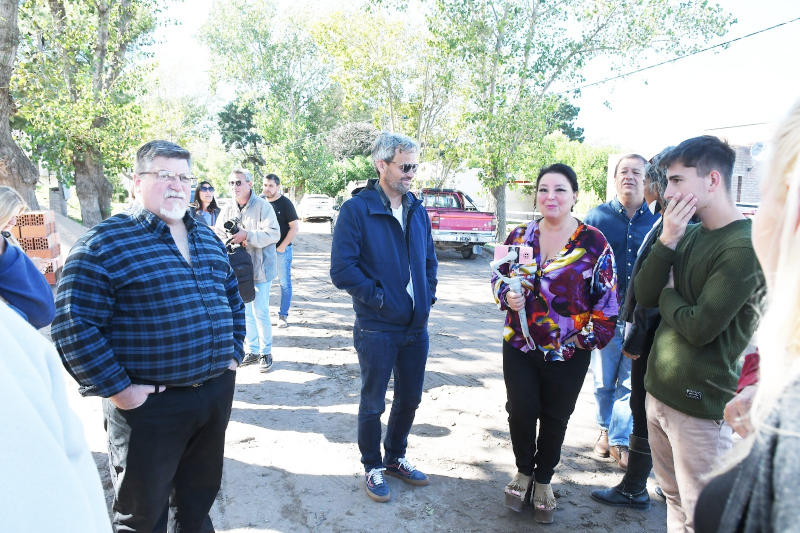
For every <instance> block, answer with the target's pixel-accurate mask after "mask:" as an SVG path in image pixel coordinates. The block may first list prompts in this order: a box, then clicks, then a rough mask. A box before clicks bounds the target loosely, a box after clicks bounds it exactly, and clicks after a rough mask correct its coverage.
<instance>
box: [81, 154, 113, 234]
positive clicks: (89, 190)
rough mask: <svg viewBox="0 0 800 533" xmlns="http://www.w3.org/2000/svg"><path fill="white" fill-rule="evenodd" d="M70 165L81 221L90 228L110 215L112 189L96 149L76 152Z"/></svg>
mask: <svg viewBox="0 0 800 533" xmlns="http://www.w3.org/2000/svg"><path fill="white" fill-rule="evenodd" d="M72 164H73V166H74V167H75V191H76V193H77V195H78V201H79V202H80V204H81V219H82V222H83V225H84V226H86V227H87V228H91V227H92V226H94V225H96V224H98V223H100V222H101V221H103V220H104V219H106V218H108V217H109V215H111V194H112V193H113V187H112V186H111V183H109V181H108V180H107V179H106V177H105V174H104V173H103V163H102V160H101V158H100V154H99V152H98V151H97V150H96V149H94V148H88V149H85V150H76V151H75V155H74V156H73V158H72Z"/></svg>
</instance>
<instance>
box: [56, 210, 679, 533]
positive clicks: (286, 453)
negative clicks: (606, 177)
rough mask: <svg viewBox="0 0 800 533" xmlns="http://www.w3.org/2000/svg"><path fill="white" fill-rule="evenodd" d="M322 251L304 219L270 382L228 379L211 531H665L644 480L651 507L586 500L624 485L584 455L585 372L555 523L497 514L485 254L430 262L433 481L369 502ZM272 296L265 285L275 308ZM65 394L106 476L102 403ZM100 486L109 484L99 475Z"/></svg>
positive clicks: (349, 362)
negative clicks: (231, 389) (230, 392)
mask: <svg viewBox="0 0 800 533" xmlns="http://www.w3.org/2000/svg"><path fill="white" fill-rule="evenodd" d="M330 243H331V240H330V235H329V229H328V225H327V223H324V224H303V226H302V233H301V234H300V235H299V237H298V239H297V243H296V246H295V249H294V265H293V272H294V291H295V297H294V301H293V304H292V309H291V311H290V323H291V326H290V327H289V328H287V329H277V328H275V329H273V334H274V345H273V355H274V358H275V366H274V368H273V370H272V372H270V373H268V374H261V373H259V371H258V369H257V368H254V367H247V368H244V369H241V370H240V371H239V373H238V376H237V390H236V396H235V399H234V403H233V412H232V415H231V422H230V425H229V427H228V432H227V444H226V451H225V456H226V459H225V471H224V476H223V483H222V490H221V491H220V493H219V495H218V498H217V502H216V504H215V506H214V508H213V510H212V518H213V520H214V524H215V527H216V528H217V531H230V532H243V531H259V532H262V531H282V532H290V531H291V532H293V531H330V532H340V531H341V532H345V531H359V532H360V531H375V532H382V531H410V532H422V531H425V532H428V531H470V532H479V531H480V532H482V531H530V530H534V531H535V530H540V529H541V530H543V531H544V530H546V531H551V532H560V531H573V532H575V531H608V532H622V533H634V532H636V533H639V532H642V531H665V529H666V526H665V524H666V508H665V506H664V504H663V503H662V502H661V501H660V500H658V499H657V498H656V497H654V495H653V493H652V489H653V488H654V487H655V485H654V480H653V479H652V477H651V480H650V489H651V497H653V501H654V503H653V506H652V507H651V509H650V510H649V511H645V512H642V511H632V510H621V509H613V508H608V507H604V506H602V505H600V504H597V503H595V502H594V501H592V500H591V499H590V498H589V493H590V491H591V489H592V488H594V487H597V486H608V485H611V484H615V483H617V482H618V481H619V479H620V478H621V473H620V472H619V471H618V470H617V468H616V465H615V463H613V462H612V461H610V460H599V459H596V458H595V457H594V456H593V455H592V454H591V447H592V445H593V440H594V438H595V437H596V435H597V429H596V427H595V424H594V414H593V413H594V397H593V395H592V386H591V375H589V376H587V379H586V381H585V383H584V387H583V390H582V392H581V395H580V398H579V400H578V405H577V408H576V412H575V414H574V415H573V417H572V420H571V421H570V425H569V429H568V431H567V435H566V440H565V445H564V450H563V455H562V460H561V464H560V465H559V466H558V467H557V468H556V475H555V477H554V479H553V484H554V490H555V492H556V496H557V497H558V506H559V509H558V511H557V513H556V516H555V523H554V524H553V525H550V526H539V525H536V524H535V523H534V522H533V520H532V517H531V515H530V514H528V513H521V514H516V513H514V512H512V511H509V510H507V509H506V508H504V507H503V506H502V492H503V486H504V485H505V483H507V482H508V480H509V479H510V476H511V474H512V473H513V472H514V466H513V454H512V452H511V446H510V442H509V436H508V426H507V422H506V414H505V410H504V402H505V389H504V385H503V376H502V367H501V355H500V334H501V330H502V320H503V317H502V314H501V313H500V312H499V311H498V310H497V309H496V307H495V306H494V305H493V303H492V302H491V296H490V291H489V284H488V278H489V274H488V264H487V263H488V261H487V258H486V257H483V258H481V257H479V258H477V259H474V260H463V259H461V257H460V254H457V253H454V252H443V253H440V256H439V288H438V291H437V296H438V298H439V300H438V302H437V303H436V305H435V306H434V307H433V310H432V314H431V318H430V323H429V333H430V346H431V347H430V355H429V358H428V365H427V374H426V377H425V389H424V394H423V399H422V404H421V405H420V408H419V410H418V411H417V417H416V423H415V425H414V427H413V429H412V432H411V436H410V437H409V450H408V457H409V460H411V462H412V463H414V464H415V465H417V466H418V467H419V468H420V469H421V470H422V471H424V472H426V473H428V474H429V475H430V476H431V480H432V482H431V485H430V486H428V487H422V488H415V487H411V486H407V485H404V484H403V483H402V482H400V481H399V480H396V479H391V478H390V480H389V484H390V487H391V491H392V499H391V501H390V502H389V503H386V504H378V503H373V502H372V501H370V500H369V499H368V498H367V496H366V495H365V494H364V488H363V483H364V481H363V474H362V473H361V472H362V467H361V464H360V462H359V452H358V448H357V446H356V442H355V437H356V414H357V410H358V391H359V386H360V379H359V372H358V363H357V358H356V354H355V351H354V350H353V346H352V324H353V316H354V315H353V310H352V306H351V302H350V297H349V296H348V295H347V294H346V293H344V292H341V291H338V290H337V289H335V288H334V287H333V286H332V285H331V282H330V278H329V276H328V267H329V253H330ZM63 245H65V243H62V246H63ZM277 296H278V291H277V287H276V286H275V285H274V286H273V290H272V304H273V305H272V306H271V309H272V310H273V314H275V311H276V309H277V306H276V305H275V304H276V303H277ZM67 379H69V378H67ZM75 388H76V387H70V389H71V390H74V389H75ZM75 396H76V397H74V398H72V399H71V403H72V405H73V406H75V407H76V408H77V409H78V410H79V412H80V413H81V416H82V419H83V421H84V424H85V425H86V430H87V435H88V438H89V440H90V446H91V447H92V449H93V451H95V452H97V453H95V458H96V459H97V461H98V463H99V464H100V465H101V470H103V469H104V465H105V455H104V452H105V435H104V433H103V430H102V416H101V411H100V403H99V401H98V400H97V399H83V398H78V397H77V394H76V395H75ZM388 396H389V399H391V391H390V393H389V395H388ZM387 411H388V410H387ZM387 414H388V413H387ZM386 416H387V415H384V423H385V420H386ZM384 429H385V427H384ZM105 483H106V488H107V489H108V488H109V487H110V484H109V482H108V476H107V475H106V479H105Z"/></svg>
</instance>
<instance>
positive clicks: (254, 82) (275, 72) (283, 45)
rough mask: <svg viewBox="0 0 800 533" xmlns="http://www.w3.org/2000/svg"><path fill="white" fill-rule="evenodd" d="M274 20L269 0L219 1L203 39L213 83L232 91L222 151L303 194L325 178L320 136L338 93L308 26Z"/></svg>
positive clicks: (222, 117) (327, 162) (326, 160)
mask: <svg viewBox="0 0 800 533" xmlns="http://www.w3.org/2000/svg"><path fill="white" fill-rule="evenodd" d="M275 20H276V8H275V5H274V4H273V3H272V2H270V1H268V0H256V1H254V2H245V1H243V0H235V1H233V2H220V3H217V4H215V6H214V9H213V11H212V13H211V16H210V18H209V22H208V23H207V24H206V26H205V27H204V29H203V32H202V35H203V39H204V40H205V42H206V43H207V44H208V46H209V48H210V50H211V53H212V56H211V61H212V72H214V73H215V74H214V75H215V79H216V81H217V82H224V83H226V84H228V85H229V86H233V87H235V88H236V89H237V91H238V97H237V100H236V102H232V103H231V104H229V105H228V106H226V107H225V109H223V111H222V113H220V114H219V116H218V118H219V125H220V128H221V131H222V137H223V142H224V143H225V146H226V149H235V150H238V151H240V152H242V153H243V154H244V155H245V161H246V162H247V163H248V164H250V165H252V167H251V168H254V169H255V170H257V171H258V170H259V169H260V167H261V162H262V161H263V166H264V169H265V170H266V171H268V172H274V173H276V174H278V175H279V176H280V177H281V180H282V183H285V184H286V185H287V186H290V187H291V186H293V187H295V188H296V189H297V190H298V192H302V191H304V190H305V189H306V187H307V186H309V185H310V184H314V187H317V185H316V184H317V183H318V182H320V181H319V180H323V181H324V177H325V176H329V175H330V174H331V168H330V167H331V164H332V163H333V157H332V155H331V154H330V152H329V151H328V150H327V148H326V147H325V145H324V142H323V137H324V135H325V133H326V132H327V131H328V130H329V129H331V128H332V127H333V125H334V123H335V115H334V113H335V110H337V108H338V106H339V96H340V93H339V92H338V91H337V89H336V88H334V87H332V86H331V83H330V79H329V77H328V67H327V64H326V62H325V60H324V57H323V55H322V54H321V53H320V50H319V49H318V47H317V45H316V43H315V41H314V40H313V39H312V38H311V36H310V34H309V33H308V31H307V30H306V27H307V24H305V22H304V21H303V20H300V19H296V18H294V17H287V18H285V19H281V21H280V22H281V24H275ZM257 174H258V172H257Z"/></svg>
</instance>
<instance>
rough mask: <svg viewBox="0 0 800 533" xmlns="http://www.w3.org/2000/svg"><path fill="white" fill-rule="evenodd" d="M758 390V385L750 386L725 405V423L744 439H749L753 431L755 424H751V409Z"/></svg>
mask: <svg viewBox="0 0 800 533" xmlns="http://www.w3.org/2000/svg"><path fill="white" fill-rule="evenodd" d="M756 388H757V386H756V385H748V386H747V387H745V388H743V389H742V391H741V392H740V393H739V394H737V395H736V396H734V397H733V399H731V401H729V402H728V403H726V404H725V411H724V413H723V417H724V418H725V422H727V423H728V425H729V426H731V428H733V431H735V432H736V433H738V434H739V435H741V436H742V437H747V435H749V434H750V432H751V431H753V424H752V423H751V422H750V408H751V407H752V406H753V398H754V397H755V395H756Z"/></svg>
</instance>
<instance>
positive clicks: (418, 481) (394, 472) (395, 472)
mask: <svg viewBox="0 0 800 533" xmlns="http://www.w3.org/2000/svg"><path fill="white" fill-rule="evenodd" d="M383 466H385V467H386V474H387V475H389V476H392V477H396V478H398V479H402V480H403V481H405V482H406V483H410V484H412V485H417V486H418V487H422V486H425V485H428V484H429V483H430V480H429V479H428V476H426V475H425V474H423V473H422V472H420V471H419V470H417V469H416V468H414V467H413V466H411V463H409V462H408V461H406V458H405V457H398V458H397V459H394V460H393V461H391V462H389V463H385V464H384V465H383Z"/></svg>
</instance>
